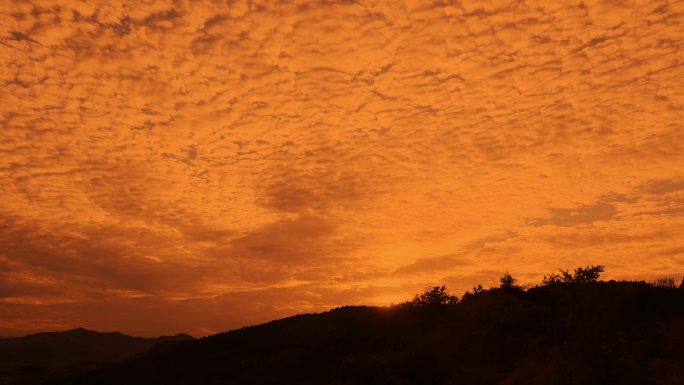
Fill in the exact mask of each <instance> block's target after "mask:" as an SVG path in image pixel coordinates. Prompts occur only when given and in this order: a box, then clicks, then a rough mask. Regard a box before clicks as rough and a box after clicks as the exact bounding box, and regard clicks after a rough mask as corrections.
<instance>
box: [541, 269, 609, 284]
mask: <svg viewBox="0 0 684 385" xmlns="http://www.w3.org/2000/svg"><path fill="white" fill-rule="evenodd" d="M604 267H605V266H602V265H589V266H587V267H578V268H576V269H575V271H572V272H571V271H568V270H558V271H560V274H556V273H552V274H550V275H548V276H547V275H545V276H544V278H543V280H542V284H544V285H553V284H557V283H587V282H596V281H598V279H599V277H600V276H601V273H603V272H604Z"/></svg>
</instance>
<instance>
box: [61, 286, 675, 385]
mask: <svg viewBox="0 0 684 385" xmlns="http://www.w3.org/2000/svg"><path fill="white" fill-rule="evenodd" d="M568 277H569V278H567V279H566V280H567V281H570V280H571V278H572V277H571V276H568ZM551 278H553V277H551ZM561 278H562V277H561ZM547 282H548V284H545V285H543V286H539V287H534V288H530V289H527V290H525V289H523V288H521V287H520V286H517V285H516V284H515V281H514V280H511V279H505V280H504V279H502V287H501V288H496V289H489V290H487V289H482V288H481V287H478V288H476V290H475V292H474V293H468V295H466V296H464V298H463V299H461V300H460V301H456V299H455V298H454V299H452V297H451V296H449V295H447V294H446V293H445V291H444V290H442V288H439V287H437V288H435V289H433V290H430V291H428V292H427V293H428V295H424V296H417V297H416V300H414V301H413V302H409V303H405V304H401V305H397V306H392V307H364V306H360V307H359V306H354V307H352V306H348V307H342V308H337V309H334V310H331V311H328V312H324V313H320V314H305V315H298V316H294V317H289V318H285V319H280V320H276V321H272V322H269V323H266V324H262V325H257V326H251V327H246V328H242V329H238V330H234V331H230V332H226V333H222V334H217V335H213V336H210V337H205V338H202V339H198V340H192V341H185V342H181V343H178V344H175V345H173V346H169V347H167V348H165V349H158V350H155V351H149V352H148V353H146V354H144V355H138V356H136V357H133V358H130V359H126V360H124V361H121V362H119V363H116V364H113V365H109V366H106V367H103V368H100V369H97V370H94V371H91V372H88V373H85V374H79V375H75V376H70V377H66V378H63V379H60V380H56V381H53V382H51V384H52V385H114V384H127V385H138V384H140V385H143V384H144V385H148V384H164V385H174V384H178V385H180V384H183V385H215V384H248V385H257V384H317V385H320V384H374V385H377V384H418V385H423V384H425V385H429V384H468V385H488V384H501V385H505V384H508V385H513V384H525V385H557V384H561V385H566V384H567V385H571V384H581V385H594V384H595V385H599V384H600V385H606V384H621V385H630V384H634V385H648V384H673V385H676V384H683V383H684V348H683V346H684V289H682V288H679V289H677V288H674V287H660V286H657V285H652V284H647V283H645V282H615V281H609V282H580V281H579V280H577V282H569V283H568V282H562V279H561V280H559V279H555V278H553V279H548V280H547ZM434 298H437V300H434Z"/></svg>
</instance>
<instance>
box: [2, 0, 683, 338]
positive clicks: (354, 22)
mask: <svg viewBox="0 0 684 385" xmlns="http://www.w3.org/2000/svg"><path fill="white" fill-rule="evenodd" d="M0 4H1V5H2V7H0V43H1V44H0V58H1V59H0V61H2V70H1V71H0V79H1V80H2V82H3V87H2V88H0V99H1V100H2V101H3V103H1V104H0V130H1V131H0V139H2V140H0V153H1V154H2V157H0V189H1V190H2V191H1V192H2V195H3V199H2V200H0V308H1V309H2V311H0V314H1V315H0V335H1V334H21V333H25V332H30V331H35V330H42V329H59V328H66V327H72V326H88V327H93V328H101V329H102V328H105V329H107V328H109V329H121V330H122V331H128V332H133V333H140V334H149V335H152V334H159V333H160V332H175V331H181V330H183V331H189V332H191V333H194V334H198V335H201V334H206V333H210V332H212V331H218V330H223V329H227V328H231V327H236V326H241V325H244V324H248V323H253V322H257V321H262V320H267V319H270V318H273V317H277V316H282V315H286V314H292V313H297V312H302V311H313V310H320V309H324V308H326V307H330V306H336V305H342V304H348V303H369V304H387V303H390V302H393V301H394V302H396V301H400V300H403V299H406V298H409V297H410V296H411V295H412V294H413V292H415V291H416V290H419V289H420V288H421V287H423V286H425V285H428V284H437V283H440V282H446V283H448V284H449V285H451V286H452V287H453V288H454V289H455V290H456V291H457V292H459V291H462V290H465V289H467V288H469V287H472V286H473V285H475V284H477V283H484V284H491V283H494V282H495V280H496V277H497V276H498V275H499V274H501V273H502V272H504V271H510V272H511V273H514V275H517V276H519V277H520V278H521V279H522V280H523V281H529V282H533V281H537V280H538V279H539V278H540V277H541V276H542V275H543V274H544V273H548V272H549V271H551V270H554V269H556V268H559V267H573V266H576V265H579V264H585V263H601V264H605V265H607V271H608V274H609V275H610V276H611V277H617V278H649V277H654V276H658V275H663V274H682V273H684V240H683V238H682V236H681V235H682V234H683V233H684V126H683V125H682V121H683V119H684V113H683V109H682V102H683V101H684V69H682V55H681V52H683V51H684V49H682V48H683V47H682V42H684V30H682V28H681V25H682V24H684V2H682V1H637V2H629V1H628V2H613V1H589V2H587V1H584V2H579V1H578V2H551V3H550V2H548V1H527V0H526V1H491V2H487V1H485V2H483V1H438V2H432V1H415V2H414V1H409V2H407V1H356V2H350V1H230V2H226V1H182V0H181V1H163V0H158V1H135V2H129V1H111V0H108V1H69V2H67V1H47V0H46V1H21V2H19V1H12V0H0ZM160 312H162V313H163V312H168V313H169V314H174V315H175V316H174V317H164V319H167V318H168V320H166V321H164V322H162V323H161V324H160V323H159V320H158V317H157V314H159V313H160ZM133 314H135V315H133ZM124 315H127V316H124Z"/></svg>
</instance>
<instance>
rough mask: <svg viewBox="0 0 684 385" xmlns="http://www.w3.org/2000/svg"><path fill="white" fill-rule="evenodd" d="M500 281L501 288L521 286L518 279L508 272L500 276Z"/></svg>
mask: <svg viewBox="0 0 684 385" xmlns="http://www.w3.org/2000/svg"><path fill="white" fill-rule="evenodd" d="M499 281H501V285H499V287H500V288H501V289H520V288H521V286H520V285H518V284H517V282H518V280H517V279H515V278H513V276H511V275H510V274H509V273H508V272H506V274H504V275H503V276H502V277H501V278H499Z"/></svg>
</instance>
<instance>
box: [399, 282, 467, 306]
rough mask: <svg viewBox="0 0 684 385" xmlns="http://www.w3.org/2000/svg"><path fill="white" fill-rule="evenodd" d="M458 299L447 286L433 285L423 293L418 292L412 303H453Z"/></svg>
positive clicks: (424, 304) (421, 304)
mask: <svg viewBox="0 0 684 385" xmlns="http://www.w3.org/2000/svg"><path fill="white" fill-rule="evenodd" d="M457 301H458V298H456V296H454V295H451V294H450V293H449V291H448V290H447V288H446V286H444V285H442V286H433V287H428V288H426V289H425V292H423V293H422V294H416V296H415V297H413V301H411V304H413V305H419V306H426V305H427V306H434V305H451V304H455V303H456V302H457Z"/></svg>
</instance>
